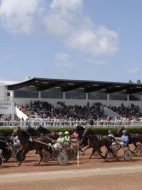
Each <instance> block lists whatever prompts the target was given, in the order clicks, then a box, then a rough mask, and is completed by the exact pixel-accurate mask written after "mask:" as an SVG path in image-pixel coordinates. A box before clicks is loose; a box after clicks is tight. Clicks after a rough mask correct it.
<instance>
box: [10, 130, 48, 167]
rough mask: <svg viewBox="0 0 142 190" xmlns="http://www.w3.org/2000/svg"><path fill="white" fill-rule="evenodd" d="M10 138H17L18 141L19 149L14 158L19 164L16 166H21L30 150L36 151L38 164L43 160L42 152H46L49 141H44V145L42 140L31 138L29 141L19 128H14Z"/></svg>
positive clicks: (27, 136)
mask: <svg viewBox="0 0 142 190" xmlns="http://www.w3.org/2000/svg"><path fill="white" fill-rule="evenodd" d="M12 136H18V138H19V140H20V144H21V147H20V149H19V150H18V151H17V154H16V158H17V161H18V162H19V164H18V165H21V164H22V162H23V161H24V159H25V156H26V154H27V153H28V152H29V151H31V150H38V152H39V155H40V160H39V164H40V163H41V161H42V159H43V154H42V150H43V149H45V150H47V149H48V148H49V146H48V143H49V140H48V141H47V140H46V143H45V141H44V139H43V138H41V137H38V138H33V139H32V140H29V138H30V136H29V135H28V134H27V133H26V132H25V131H22V130H21V129H20V127H17V128H14V129H13V133H12Z"/></svg>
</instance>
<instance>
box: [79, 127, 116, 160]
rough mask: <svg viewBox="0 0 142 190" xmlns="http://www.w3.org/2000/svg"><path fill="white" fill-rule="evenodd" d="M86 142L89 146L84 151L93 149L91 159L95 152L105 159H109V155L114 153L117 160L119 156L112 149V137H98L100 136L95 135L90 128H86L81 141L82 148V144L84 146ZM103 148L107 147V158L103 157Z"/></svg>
mask: <svg viewBox="0 0 142 190" xmlns="http://www.w3.org/2000/svg"><path fill="white" fill-rule="evenodd" d="M84 141H87V143H88V145H87V146H86V148H85V149H84V151H83V152H85V151H86V150H87V149H88V148H92V153H91V155H90V157H89V159H91V157H92V156H93V155H94V153H95V151H97V152H98V153H99V155H100V156H101V157H102V158H104V159H106V158H107V154H108V153H112V155H113V156H114V158H117V155H116V154H115V153H114V152H113V150H112V148H111V145H112V140H111V138H110V137H108V136H101V137H98V135H96V134H94V133H93V131H92V130H91V129H90V128H86V129H85V130H84V133H83V135H82V139H81V141H80V146H82V144H84ZM103 146H105V148H106V153H105V156H103V155H102V151H101V147H103Z"/></svg>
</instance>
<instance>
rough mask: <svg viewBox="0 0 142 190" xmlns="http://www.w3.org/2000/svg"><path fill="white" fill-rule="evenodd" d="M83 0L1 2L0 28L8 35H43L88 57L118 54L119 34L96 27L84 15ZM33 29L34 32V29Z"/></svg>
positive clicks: (105, 28)
mask: <svg viewBox="0 0 142 190" xmlns="http://www.w3.org/2000/svg"><path fill="white" fill-rule="evenodd" d="M83 2H84V0H69V1H67V0H52V1H49V0H48V1H47V0H24V1H23V0H1V10H0V17H1V23H2V25H3V26H4V27H5V28H6V29H7V30H9V31H11V32H15V33H17V32H24V33H30V32H32V31H33V30H41V32H43V31H46V34H47V35H49V34H50V35H51V36H53V37H57V38H58V39H59V40H60V41H62V42H63V43H65V44H66V45H67V46H69V47H71V48H73V49H75V50H77V51H80V52H82V53H83V54H88V55H91V56H98V55H109V54H114V53H115V52H117V51H118V34H117V33H116V32H115V31H112V30H110V29H109V28H107V27H106V26H103V25H102V26H96V25H95V24H94V23H93V21H92V20H91V19H90V18H88V17H87V16H86V15H85V14H84V11H83V8H85V6H84V4H83ZM35 26H36V28H35Z"/></svg>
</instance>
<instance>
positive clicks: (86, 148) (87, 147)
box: [82, 145, 91, 156]
mask: <svg viewBox="0 0 142 190" xmlns="http://www.w3.org/2000/svg"><path fill="white" fill-rule="evenodd" d="M89 148H91V147H90V146H89V145H87V146H86V147H85V149H84V150H83V153H82V156H84V154H85V152H86V150H88V149H89Z"/></svg>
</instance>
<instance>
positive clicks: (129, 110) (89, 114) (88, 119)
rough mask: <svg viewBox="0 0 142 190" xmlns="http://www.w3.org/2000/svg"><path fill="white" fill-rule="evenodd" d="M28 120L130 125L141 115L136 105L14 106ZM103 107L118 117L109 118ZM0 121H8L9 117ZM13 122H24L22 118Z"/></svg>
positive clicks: (65, 123)
mask: <svg viewBox="0 0 142 190" xmlns="http://www.w3.org/2000/svg"><path fill="white" fill-rule="evenodd" d="M16 106H17V107H18V108H19V109H20V110H21V111H22V112H23V113H24V114H25V115H27V117H28V119H27V121H26V122H31V121H34V122H35V123H36V122H37V123H39V122H40V121H41V122H44V123H45V125H48V124H49V125H51V124H53V125H58V126H63V125H70V126H71V125H77V124H84V125H86V124H90V125H106V126H107V125H130V124H131V123H135V122H139V121H140V122H141V121H142V113H141V110H140V108H139V106H138V105H134V104H131V105H130V106H125V105H124V104H123V103H122V104H121V105H120V106H111V105H110V106H106V105H102V104H101V103H100V102H97V103H96V102H95V103H94V104H93V105H90V104H89V102H88V103H87V104H86V105H85V106H79V105H74V106H72V105H66V104H65V103H64V102H58V103H57V106H56V107H55V106H53V105H52V104H50V103H49V102H47V101H31V102H30V103H29V104H26V105H16ZM104 107H108V108H109V109H111V110H112V111H114V112H115V113H117V114H119V115H118V116H115V117H111V116H108V115H105V114H104ZM0 120H5V121H10V120H11V117H10V116H9V117H7V118H3V119H2V117H0ZM14 120H15V121H21V122H24V120H23V118H22V119H18V118H17V117H16V116H15V119H14Z"/></svg>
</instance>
